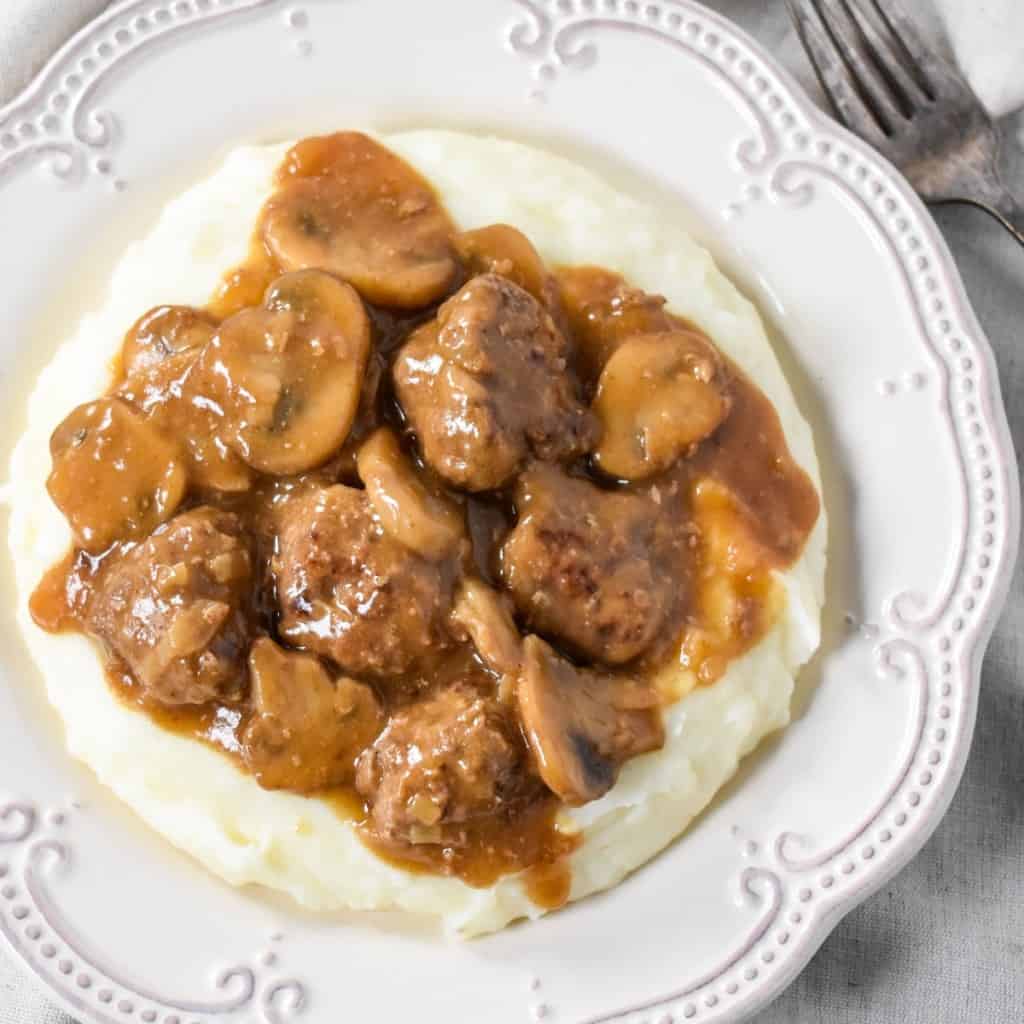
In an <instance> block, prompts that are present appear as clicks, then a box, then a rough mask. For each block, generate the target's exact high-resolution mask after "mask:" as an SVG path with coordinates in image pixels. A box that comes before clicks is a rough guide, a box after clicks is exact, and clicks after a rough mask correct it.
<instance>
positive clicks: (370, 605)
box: [273, 484, 454, 676]
mask: <svg viewBox="0 0 1024 1024" xmlns="http://www.w3.org/2000/svg"><path fill="white" fill-rule="evenodd" d="M279 514H280V523H279V527H278V551H277V554H276V555H275V557H274V559H273V570H274V574H275V576H276V578H277V596H278V603H279V606H280V612H281V619H280V623H279V630H280V633H281V636H282V637H283V638H284V639H286V640H287V641H288V642H289V643H291V644H294V645H295V646H296V647H301V648H303V649H304V650H307V651H312V652H313V653H315V654H320V655H322V656H324V657H327V658H331V659H332V660H334V661H335V662H337V664H338V665H340V666H341V667H342V669H344V670H345V671H346V672H349V673H352V674H353V675H361V674H370V675H375V676H389V675H401V674H402V673H405V672H408V671H410V670H411V669H413V668H414V667H416V666H417V665H418V664H420V663H422V662H423V661H424V660H425V659H427V658H428V657H429V656H430V655H431V654H433V653H435V652H436V651H438V650H439V649H441V648H443V647H445V646H446V645H447V644H448V642H449V638H448V635H447V632H446V630H445V621H446V618H447V615H448V610H449V607H450V605H451V591H452V578H453V576H454V570H453V565H452V562H451V560H447V561H430V560H427V559H426V558H423V557H422V556H420V555H418V554H416V553H415V552H414V551H410V550H409V549H408V548H406V547H404V546H403V545H402V544H401V543H400V542H399V541H397V540H395V539H394V538H393V537H392V536H391V535H390V534H388V533H387V532H386V531H385V530H384V529H383V527H382V525H381V522H380V520H379V518H378V517H377V516H376V515H375V514H374V512H373V507H372V505H371V503H370V500H369V499H368V498H367V496H366V493H365V492H364V491H359V490H356V489H355V488H352V487H345V486H344V485H341V484H338V485H336V486H333V487H326V488H324V487H318V488H314V489H309V490H305V491H304V492H300V493H298V494H297V495H296V496H295V497H293V498H291V499H289V500H288V501H286V502H285V503H284V505H283V507H282V509H281V512H280V513H279Z"/></svg>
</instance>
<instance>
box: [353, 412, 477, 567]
mask: <svg viewBox="0 0 1024 1024" xmlns="http://www.w3.org/2000/svg"><path fill="white" fill-rule="evenodd" d="M356 465H357V468H358V470H359V478H360V479H361V480H362V481H363V484H364V485H365V487H366V494H367V496H368V497H369V499H370V503H371V504H372V505H373V510H374V512H376V513H377V516H378V518H379V519H380V522H381V526H383V527H384V529H385V530H386V531H387V532H388V533H390V534H391V536H392V537H394V538H395V540H397V541H399V542H400V543H401V544H404V545H405V546H406V547H407V548H409V549H410V550H412V551H415V552H416V553H417V554H420V555H422V556H423V557H424V558H430V559H435V560H436V559H440V558H444V556H445V555H447V554H448V553H449V552H451V551H452V550H453V549H454V548H455V546H456V545H457V544H458V542H459V541H460V540H461V539H462V537H463V536H464V535H465V525H464V522H463V517H462V514H461V512H460V510H459V508H458V506H457V505H456V504H455V503H454V502H452V501H451V500H450V499H449V498H447V497H445V496H444V495H443V494H442V493H441V492H440V491H431V490H430V489H429V488H428V487H427V485H426V484H425V483H424V482H423V480H422V479H421V477H420V476H419V475H418V474H417V472H416V469H415V468H414V466H413V465H412V463H411V462H410V460H409V459H408V458H407V457H406V455H405V454H404V453H403V452H402V449H401V447H400V446H399V444H398V438H397V437H396V436H395V434H394V431H392V430H390V429H389V428H388V427H381V428H380V429H379V430H377V431H375V432H374V433H373V434H372V435H371V436H370V437H369V438H368V439H367V440H366V442H365V443H364V444H363V446H362V448H360V449H359V454H358V456H357V460H356Z"/></svg>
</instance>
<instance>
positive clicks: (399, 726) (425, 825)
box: [356, 683, 525, 845]
mask: <svg viewBox="0 0 1024 1024" xmlns="http://www.w3.org/2000/svg"><path fill="white" fill-rule="evenodd" d="M524 753H525V751H524V748H523V745H522V741H521V739H520V737H519V735H518V732H517V730H516V728H515V726H514V725H513V723H512V722H511V721H510V719H509V717H508V713H507V712H506V711H505V710H504V708H503V707H502V705H501V704H499V703H498V701H496V700H495V699H494V698H493V697H485V696H481V695H480V694H479V693H478V692H477V691H476V690H475V689H473V688H472V687H471V686H469V685H467V684H465V683H456V684H455V685H453V686H451V687H448V688H445V689H443V690H439V691H438V692H437V693H436V694H434V695H433V696H430V697H427V698H426V699H423V700H420V701H417V702H416V703H414V704H411V705H409V706H407V707H406V708H404V709H402V710H401V711H399V712H397V713H396V714H394V715H393V716H392V717H391V720H390V722H389V723H388V726H387V728H386V729H385V730H384V731H383V732H382V733H381V734H380V736H379V737H378V738H377V741H376V742H375V743H374V744H373V746H372V747H369V748H368V749H367V750H366V751H365V752H364V753H363V755H362V756H361V757H360V759H359V764H358V767H357V769H356V787H357V788H358V790H359V792H360V793H361V794H362V795H363V797H364V798H365V799H366V800H367V802H368V804H369V806H370V825H371V827H372V829H373V831H374V832H375V833H376V834H377V836H379V837H380V838H381V839H383V840H385V841H389V842H399V843H441V842H444V843H445V844H448V845H460V844H464V843H465V841H466V836H465V832H464V828H463V827H464V826H466V825H468V824H469V823H471V822H472V821H473V820H474V819H477V818H482V817H487V816H493V815H495V814H497V813H500V812H501V811H502V810H503V809H508V807H509V805H514V804H516V803H517V802H518V801H519V799H520V798H521V796H522V793H523V785H524V775H525V773H524Z"/></svg>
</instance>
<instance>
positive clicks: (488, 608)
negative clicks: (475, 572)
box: [451, 576, 523, 678]
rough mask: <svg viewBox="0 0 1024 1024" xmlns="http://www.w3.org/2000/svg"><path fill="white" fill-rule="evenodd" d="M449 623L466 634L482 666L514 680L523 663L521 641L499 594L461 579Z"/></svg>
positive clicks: (484, 586)
mask: <svg viewBox="0 0 1024 1024" xmlns="http://www.w3.org/2000/svg"><path fill="white" fill-rule="evenodd" d="M451 618H452V623H453V625H454V626H455V627H456V629H457V630H459V631H460V632H463V633H465V634H466V636H468V637H469V639H470V640H472V642H473V646H474V647H476V650H477V653H478V654H479V655H480V657H481V659H483V662H484V664H485V665H486V666H487V667H488V668H489V669H490V670H491V671H492V672H493V673H494V674H495V675H497V676H499V677H502V678H513V677H515V676H517V675H518V674H519V669H520V668H521V666H522V663H523V641H522V637H521V636H520V635H519V630H517V629H516V626H515V623H514V622H513V621H512V615H511V614H510V612H509V609H508V607H507V606H506V605H505V603H504V601H503V600H502V597H501V595H500V594H499V593H498V592H497V591H496V590H495V589H494V588H493V587H489V586H487V584H486V583H483V582H481V581H480V580H477V579H473V578H472V577H469V576H467V577H464V578H463V580H462V583H461V584H460V585H459V588H458V590H457V591H456V592H455V601H454V603H453V605H452V612H451Z"/></svg>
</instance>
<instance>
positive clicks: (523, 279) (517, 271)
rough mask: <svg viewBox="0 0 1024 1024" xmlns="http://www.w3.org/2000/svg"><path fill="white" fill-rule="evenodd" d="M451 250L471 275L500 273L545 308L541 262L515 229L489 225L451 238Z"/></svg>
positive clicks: (546, 290)
mask: <svg viewBox="0 0 1024 1024" xmlns="http://www.w3.org/2000/svg"><path fill="white" fill-rule="evenodd" d="M455 251H456V252H457V253H458V254H459V257H460V258H461V259H462V262H463V263H464V264H465V265H466V269H467V270H468V271H469V272H470V274H472V275H476V274H500V275H501V276H502V277H505V278H508V280H509V281H512V282H513V283H515V284H517V285H519V287H520V288H523V289H525V290H526V291H528V292H529V293H530V294H531V295H532V296H533V297H534V298H535V299H537V301H538V302H542V303H544V304H545V305H547V304H548V301H549V299H550V298H551V294H550V288H549V278H548V273H547V269H546V268H545V266H544V261H543V260H542V259H541V258H540V254H539V253H538V252H537V250H536V249H535V248H534V247H533V243H532V242H531V241H530V240H529V239H528V238H527V237H526V235H524V234H523V233H522V232H521V231H520V230H518V228H513V227H510V226H509V225H508V224H490V225H488V226H487V227H484V228H477V229H476V230H475V231H465V232H463V233H462V234H461V235H457V236H456V238H455Z"/></svg>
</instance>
